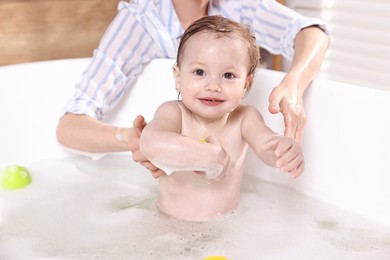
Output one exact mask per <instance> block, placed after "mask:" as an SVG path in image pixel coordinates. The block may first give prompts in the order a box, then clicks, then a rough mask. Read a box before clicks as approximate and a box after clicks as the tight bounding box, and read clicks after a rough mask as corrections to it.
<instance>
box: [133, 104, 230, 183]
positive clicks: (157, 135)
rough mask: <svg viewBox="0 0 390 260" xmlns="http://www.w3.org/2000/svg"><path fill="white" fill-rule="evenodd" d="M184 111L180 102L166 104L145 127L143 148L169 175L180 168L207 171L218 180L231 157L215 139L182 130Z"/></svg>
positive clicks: (209, 175)
mask: <svg viewBox="0 0 390 260" xmlns="http://www.w3.org/2000/svg"><path fill="white" fill-rule="evenodd" d="M181 127H182V112H181V109H180V108H179V106H178V104H177V103H176V101H168V102H165V103H163V104H162V105H161V106H160V107H159V108H158V109H157V111H156V113H155V115H154V118H153V120H152V121H151V122H150V123H149V124H148V125H147V126H146V127H145V128H144V130H143V132H142V135H141V140H140V150H141V151H142V152H143V153H144V154H145V156H146V157H147V158H148V159H149V160H150V161H151V162H152V163H153V164H154V165H156V166H157V167H158V168H160V169H162V170H164V171H165V172H166V173H167V174H168V175H169V174H171V173H172V172H176V171H198V172H205V175H206V177H207V178H209V179H217V178H218V177H220V175H221V174H222V173H224V172H225V171H226V168H227V166H228V165H229V156H228V155H227V153H226V152H225V150H224V149H223V148H222V147H221V145H219V144H218V142H216V141H215V140H213V138H211V139H210V140H208V141H209V142H200V140H195V139H193V138H190V137H187V136H184V135H182V134H181V133H180V131H181Z"/></svg>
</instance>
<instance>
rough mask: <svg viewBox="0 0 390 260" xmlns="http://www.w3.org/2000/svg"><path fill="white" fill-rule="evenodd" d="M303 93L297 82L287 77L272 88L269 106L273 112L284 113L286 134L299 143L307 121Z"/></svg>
mask: <svg viewBox="0 0 390 260" xmlns="http://www.w3.org/2000/svg"><path fill="white" fill-rule="evenodd" d="M302 95H303V93H302V91H299V89H298V86H297V84H296V83H294V82H289V80H288V79H286V78H285V79H284V80H283V82H282V83H281V84H280V85H278V86H276V87H275V88H274V89H273V90H272V92H271V94H270V97H269V107H268V110H269V112H271V113H272V114H277V113H279V112H280V113H282V114H283V118H284V125H285V130H284V135H285V136H287V137H291V138H293V139H295V140H296V141H297V142H298V143H299V144H301V143H302V137H303V128H304V126H305V124H306V121H307V118H306V114H305V108H304V105H303V99H302Z"/></svg>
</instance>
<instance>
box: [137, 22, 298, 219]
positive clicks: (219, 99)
mask: <svg viewBox="0 0 390 260" xmlns="http://www.w3.org/2000/svg"><path fill="white" fill-rule="evenodd" d="M259 63H260V54H259V47H258V46H257V45H256V42H255V39H254V37H253V35H252V33H251V31H250V30H249V29H248V28H247V27H245V26H243V25H241V24H239V23H236V22H234V21H231V20H229V19H226V18H223V17H222V16H207V17H203V18H201V19H199V20H197V21H196V22H194V23H193V24H192V25H191V26H190V27H189V28H188V29H187V30H186V31H185V33H184V35H183V37H182V39H181V42H180V45H179V49H178V55H177V61H176V65H175V66H174V67H173V74H174V78H175V85H176V90H177V92H178V93H179V97H180V96H181V99H182V100H179V97H178V101H176V100H175V101H168V102H165V103H163V104H162V105H160V106H159V108H158V109H157V111H156V113H155V115H154V118H153V119H152V121H151V122H150V123H149V124H148V125H147V126H146V127H145V129H144V131H143V133H142V136H141V141H140V149H141V151H142V152H143V153H144V154H145V155H146V157H147V158H148V159H149V160H150V161H151V162H152V163H153V164H155V165H156V166H157V167H159V168H161V169H163V170H164V171H165V172H166V173H167V175H164V176H162V177H160V178H159V185H160V186H159V187H160V195H159V199H158V208H159V209H160V210H161V211H162V212H165V213H166V214H168V215H171V216H173V217H176V218H182V219H187V220H202V219H206V218H209V217H212V216H216V215H220V214H225V213H228V212H231V211H232V210H234V209H235V208H236V207H237V205H238V202H239V198H240V187H241V179H242V176H243V174H244V162H245V158H246V154H247V150H248V145H249V146H250V147H251V149H253V150H254V152H255V153H256V155H257V156H258V157H259V158H260V159H262V160H263V161H264V162H265V163H266V164H267V165H270V166H273V167H278V168H279V169H280V170H281V171H282V172H287V173H290V174H291V176H292V177H294V178H295V177H298V176H299V175H301V173H302V172H303V170H304V158H303V154H302V150H301V147H300V145H299V144H298V143H297V142H295V141H294V140H293V139H291V138H288V137H284V136H282V135H279V134H276V133H275V132H273V131H272V130H271V129H270V128H269V127H267V126H266V125H265V123H264V120H263V118H262V116H261V114H260V113H259V111H257V110H256V109H255V108H254V107H252V106H249V105H244V104H241V101H242V99H243V97H244V96H245V95H246V93H247V92H248V91H249V89H250V87H251V84H252V81H253V77H254V74H255V72H256V70H257V68H258V66H259Z"/></svg>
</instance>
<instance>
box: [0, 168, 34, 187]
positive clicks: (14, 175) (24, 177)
mask: <svg viewBox="0 0 390 260" xmlns="http://www.w3.org/2000/svg"><path fill="white" fill-rule="evenodd" d="M30 182H31V177H30V173H29V172H28V170H27V169H26V168H24V167H23V166H19V165H11V166H8V167H6V168H4V169H3V171H2V172H1V174H0V184H1V186H2V187H3V188H4V189H9V190H13V189H19V188H23V187H25V186H26V185H27V184H29V183H30Z"/></svg>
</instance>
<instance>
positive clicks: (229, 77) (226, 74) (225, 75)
mask: <svg viewBox="0 0 390 260" xmlns="http://www.w3.org/2000/svg"><path fill="white" fill-rule="evenodd" d="M223 77H224V78H226V79H234V78H235V77H236V76H234V74H233V73H231V72H226V73H224V74H223Z"/></svg>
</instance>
